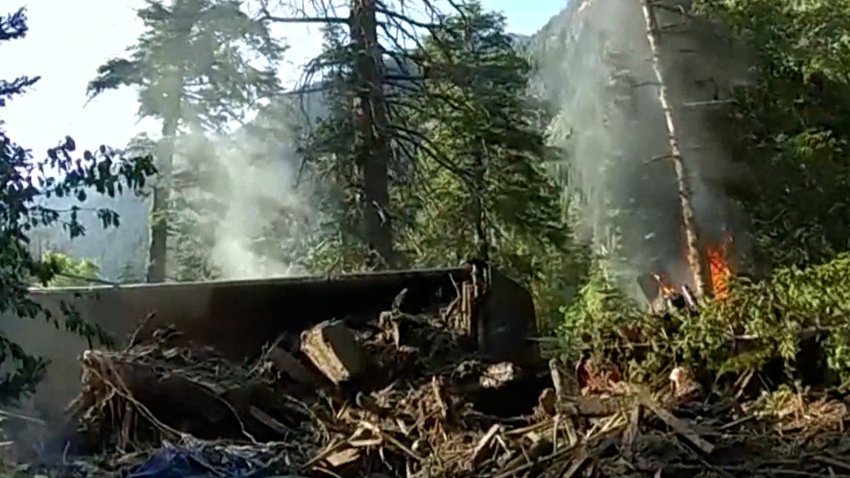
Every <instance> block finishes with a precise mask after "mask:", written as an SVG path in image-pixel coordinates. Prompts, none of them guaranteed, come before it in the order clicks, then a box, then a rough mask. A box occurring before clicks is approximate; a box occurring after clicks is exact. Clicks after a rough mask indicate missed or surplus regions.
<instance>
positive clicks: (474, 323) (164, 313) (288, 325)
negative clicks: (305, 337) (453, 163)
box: [0, 262, 539, 420]
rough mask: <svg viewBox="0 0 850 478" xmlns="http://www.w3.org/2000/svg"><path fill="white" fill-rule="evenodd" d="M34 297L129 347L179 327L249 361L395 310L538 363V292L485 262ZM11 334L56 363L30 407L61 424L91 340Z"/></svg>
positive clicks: (502, 356) (196, 340)
mask: <svg viewBox="0 0 850 478" xmlns="http://www.w3.org/2000/svg"><path fill="white" fill-rule="evenodd" d="M32 297H33V298H34V299H35V300H36V301H37V302H38V303H40V304H41V305H43V306H44V307H46V308H47V309H48V310H49V311H51V312H52V313H53V314H58V315H59V316H61V315H62V314H63V313H64V312H63V311H64V310H66V306H71V307H72V308H73V310H74V311H75V313H79V314H80V315H81V316H82V317H84V318H86V319H87V320H90V321H92V322H94V323H96V324H97V325H99V326H101V327H102V328H103V329H104V330H105V331H106V332H107V334H109V335H110V336H112V337H114V338H116V340H117V341H118V343H119V344H121V343H123V342H125V341H126V340H127V339H128V338H129V337H130V336H131V335H132V336H133V337H134V338H135V340H137V341H144V340H146V339H147V338H150V337H151V336H152V334H153V333H154V332H155V331H156V330H158V329H161V328H163V327H166V326H173V328H175V329H176V330H177V331H178V332H180V339H179V340H182V341H185V342H186V343H189V342H191V343H192V344H195V345H209V346H212V347H214V348H216V349H217V350H218V351H219V352H220V353H222V354H223V355H225V356H226V357H227V358H229V359H232V360H236V361H242V360H247V359H250V358H252V357H254V356H256V354H258V353H259V352H260V350H261V348H262V347H263V345H265V344H267V343H269V342H272V341H274V340H275V339H276V338H278V337H279V336H280V335H281V334H283V333H285V332H299V331H301V330H304V329H306V328H308V327H310V326H312V325H315V324H317V323H320V322H323V321H326V320H332V319H339V320H343V321H346V322H349V323H352V324H354V325H362V324H363V323H365V322H368V321H372V320H375V319H376V318H377V317H378V315H379V313H380V312H382V311H385V310H391V309H400V310H402V311H404V312H408V313H423V312H427V313H439V314H442V315H443V316H444V317H445V319H446V324H447V326H448V327H451V328H454V329H456V330H458V331H460V332H461V333H462V334H463V335H465V336H466V337H468V340H469V341H470V343H471V344H477V347H478V350H479V352H480V353H481V355H482V356H484V357H487V358H489V359H491V360H493V361H499V362H501V361H507V362H514V363H518V364H522V363H528V362H529V361H535V360H536V359H537V357H538V353H539V352H538V348H537V345H536V342H534V341H533V340H529V339H531V338H533V337H534V336H535V334H536V318H535V310H534V303H533V300H532V297H531V294H530V293H529V292H528V291H527V290H526V289H525V288H523V287H521V286H520V285H519V284H517V283H516V282H514V281H513V280H511V279H510V278H508V277H506V276H505V275H504V274H502V273H500V272H499V271H497V270H495V269H493V268H491V267H489V266H488V265H487V264H484V263H480V262H470V263H468V264H466V265H464V266H462V267H457V268H444V269H428V270H408V271H391V272H381V273H377V272H376V273H362V274H348V275H339V276H333V277H299V278H280V279H262V280H240V281H213V282H198V283H166V284H155V285H153V284H151V285H149V284H139V285H126V286H121V287H109V286H99V287H90V288H63V289H34V290H33V291H32ZM0 327H2V331H3V333H4V334H6V336H7V337H8V338H9V339H11V340H13V341H16V342H17V343H19V344H20V345H21V346H23V347H24V349H25V350H27V351H28V352H30V353H32V354H35V355H39V356H43V357H45V358H47V359H48V360H50V364H49V366H48V368H47V373H46V377H45V380H44V381H43V382H42V383H41V384H40V385H39V387H38V389H37V391H36V394H35V396H34V397H33V400H32V403H31V405H30V407H31V410H30V411H31V412H34V413H37V414H38V415H40V416H42V417H44V418H45V419H48V420H50V419H57V420H58V419H60V418H61V415H62V410H63V408H64V407H65V406H66V405H67V403H68V402H69V401H70V400H71V399H72V398H73V397H74V396H75V395H76V394H77V393H78V392H79V387H80V365H79V361H78V357H79V355H80V354H81V353H82V352H83V351H84V350H86V349H87V348H88V347H89V344H87V343H86V342H85V341H84V340H82V339H80V338H79V337H77V336H74V335H73V334H70V333H68V332H66V331H64V330H59V329H57V328H56V327H54V325H53V324H51V323H48V322H45V321H39V320H14V319H13V318H12V317H4V320H3V321H2V325H0Z"/></svg>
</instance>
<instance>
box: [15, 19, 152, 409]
mask: <svg viewBox="0 0 850 478" xmlns="http://www.w3.org/2000/svg"><path fill="white" fill-rule="evenodd" d="M26 33H27V24H26V17H25V15H24V12H23V10H19V11H18V12H17V13H15V14H12V15H10V16H8V17H6V18H2V19H0V41H7V40H16V39H20V38H23V37H24V36H26ZM37 81H38V78H28V77H21V78H17V79H14V80H12V81H0V107H2V106H4V105H5V104H6V102H7V101H10V100H11V99H12V98H13V97H15V96H19V95H21V94H23V93H24V92H25V91H26V90H27V89H28V88H29V87H31V86H32V85H34V84H35V83H36V82H37ZM76 151H77V146H76V143H75V142H74V140H73V139H71V138H70V137H68V138H65V140H64V141H62V142H61V143H60V144H59V145H58V146H56V147H55V148H51V149H50V150H49V151H48V154H47V156H48V157H47V158H46V160H43V161H36V160H33V158H32V157H31V155H30V152H29V150H27V149H25V148H23V147H22V146H19V145H18V144H16V143H15V142H14V141H12V139H11V138H9V137H8V136H7V135H6V132H5V129H4V128H3V124H2V122H0V184H3V187H2V188H0V315H3V316H5V317H8V316H9V315H12V316H17V317H19V318H21V319H24V320H27V319H32V318H36V317H42V318H46V319H47V320H50V321H52V322H53V323H55V324H56V326H57V327H58V326H60V325H62V326H64V327H65V328H67V329H68V330H70V331H72V332H74V333H77V334H80V335H81V336H84V337H86V338H87V339H90V340H92V339H97V338H100V337H102V334H101V332H100V331H99V329H97V328H96V327H95V326H93V325H92V324H89V323H87V322H86V321H84V320H82V318H81V317H79V316H78V315H77V314H74V313H72V312H73V311H72V310H70V309H69V308H67V307H64V310H63V312H64V314H63V315H64V317H62V318H61V319H60V318H58V317H53V316H51V315H50V314H49V312H48V311H46V310H44V309H42V308H41V306H39V304H37V303H36V302H34V301H33V300H32V299H31V298H30V297H29V294H28V289H29V285H30V282H29V280H30V279H31V278H35V280H37V282H38V283H40V284H43V285H44V284H49V283H50V282H51V281H52V280H53V279H54V277H55V275H56V272H57V271H58V270H59V269H58V268H57V264H56V263H55V262H54V261H47V262H42V261H40V260H38V259H37V258H34V257H33V256H32V254H31V251H30V239H29V237H28V233H30V232H31V231H33V230H35V229H36V228H39V227H43V226H50V225H56V224H61V225H62V226H63V227H64V228H65V230H66V231H68V233H69V234H70V235H71V237H77V236H80V235H82V234H84V233H85V229H84V228H83V227H82V225H81V224H80V222H79V221H78V216H79V214H80V212H82V211H83V209H82V208H81V207H80V206H79V205H78V204H74V205H73V206H72V207H71V208H70V209H69V210H67V211H60V210H55V209H51V208H49V207H46V206H45V205H44V199H46V198H50V197H53V196H56V197H73V198H76V199H77V200H78V201H79V202H83V201H85V199H86V196H87V194H88V192H90V191H91V190H95V191H96V192H97V193H99V194H107V195H109V196H114V195H115V194H116V193H117V194H120V193H122V192H123V191H124V190H125V189H128V190H138V189H140V188H142V187H144V184H145V179H146V177H148V176H149V175H151V174H153V173H154V169H153V165H152V163H151V161H150V158H139V159H125V158H124V157H123V155H122V154H121V152H120V151H114V150H112V149H110V148H107V147H105V146H101V147H100V148H99V150H98V151H97V152H90V151H83V152H82V154H81V155H80V156H79V157H78V156H76V155H75V153H76ZM97 214H98V216H99V218H100V219H101V222H102V223H103V225H104V226H105V227H111V226H117V225H118V219H119V218H118V215H117V214H115V213H114V212H113V211H109V210H102V211H98V212H97ZM0 364H2V365H3V366H4V367H7V368H6V370H7V372H6V373H5V374H4V376H3V378H2V379H0V400H14V399H16V398H19V397H20V396H21V395H25V394H27V393H30V392H32V390H33V387H34V386H35V384H36V383H37V381H38V380H39V378H40V377H41V376H42V374H43V372H44V366H45V362H44V360H43V359H41V358H38V357H34V356H32V355H29V354H28V353H26V351H24V350H23V349H22V348H21V347H20V346H19V345H18V344H16V343H14V342H12V341H11V340H9V339H8V338H7V337H6V336H5V335H3V334H0Z"/></svg>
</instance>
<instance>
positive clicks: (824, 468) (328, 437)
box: [63, 312, 850, 478]
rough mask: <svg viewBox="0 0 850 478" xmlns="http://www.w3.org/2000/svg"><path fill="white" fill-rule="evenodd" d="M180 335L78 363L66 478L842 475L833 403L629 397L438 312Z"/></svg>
mask: <svg viewBox="0 0 850 478" xmlns="http://www.w3.org/2000/svg"><path fill="white" fill-rule="evenodd" d="M176 335H177V333H176V332H175V331H173V330H161V331H159V332H158V333H157V334H155V340H154V342H153V343H150V344H147V345H136V346H133V347H130V348H128V349H126V350H123V351H120V352H114V351H97V350H95V351H89V352H86V353H85V354H84V356H83V358H82V361H83V368H84V373H83V391H82V393H81V395H80V397H79V398H78V399H77V401H76V402H75V404H74V410H75V417H76V419H77V420H78V422H79V426H80V430H81V433H82V435H81V439H82V440H84V441H85V444H86V446H88V447H89V448H90V449H92V450H97V451H98V452H97V454H96V455H95V458H92V457H87V458H79V459H76V460H73V459H70V458H66V459H65V460H63V462H64V465H63V466H64V468H65V471H66V473H68V474H72V475H88V476H95V475H97V476H128V475H129V476H134V475H133V474H132V473H133V471H134V470H139V469H140V468H144V467H148V468H147V469H148V470H150V466H151V465H150V459H151V456H153V455H157V453H159V455H158V456H159V460H160V464H162V459H161V458H162V455H161V452H162V450H163V449H166V450H167V451H168V453H169V454H168V456H169V457H170V458H169V459H170V460H172V461H173V460H176V458H175V457H176V456H177V455H178V454H179V453H178V451H179V450H191V451H190V452H187V453H189V454H190V455H191V456H192V457H193V458H192V459H191V460H188V461H187V460H186V459H184V460H183V462H181V463H184V465H185V463H188V462H192V463H195V465H198V464H203V468H204V469H205V470H208V472H209V473H210V474H208V475H204V476H228V477H230V476H232V477H236V476H240V477H247V476H271V475H275V476H284V475H285V476H287V477H313V476H316V477H318V476H323V477H324V476H331V477H334V476H363V477H375V478H377V477H396V476H410V477H413V476H416V477H429V476H430V477H449V476H451V477H464V476H468V477H493V478H496V477H498V478H507V477H573V476H654V477H658V476H687V477H692V476H748V477H751V476H778V475H789V476H834V475H836V476H837V475H848V474H850V461H848V460H846V456H847V453H848V451H850V439H847V438H845V437H844V434H843V433H842V432H843V424H844V421H845V420H846V419H847V416H848V414H847V406H846V405H845V404H844V402H843V401H842V399H841V397H840V396H826V395H824V396H821V397H812V396H809V397H804V396H801V395H797V394H790V393H789V394H786V395H785V396H784V398H782V400H778V399H777V398H776V397H777V396H778V395H776V394H774V395H772V396H771V397H770V398H768V397H767V396H765V397H763V398H762V399H759V400H756V401H754V402H751V403H749V404H743V403H738V402H737V401H736V400H733V399H729V398H722V397H717V396H714V395H713V394H711V393H703V392H702V390H701V388H700V386H699V385H697V384H696V383H695V382H692V381H690V378H689V376H688V372H687V371H686V370H684V369H677V370H676V371H674V373H673V374H672V376H671V378H672V379H673V380H672V381H670V382H668V378H667V377H665V378H664V380H662V382H663V383H661V384H657V385H656V386H654V387H650V386H648V385H647V386H645V387H638V386H636V385H627V384H625V383H622V382H619V381H618V380H617V377H616V374H613V373H602V372H600V371H598V370H594V369H593V366H592V365H591V364H589V363H588V362H584V363H583V365H582V374H578V375H579V376H578V377H577V376H576V374H575V373H573V372H572V371H569V372H567V371H565V369H564V368H563V367H561V366H560V365H559V364H558V363H557V361H555V360H551V361H550V362H548V363H545V362H544V363H542V364H541V365H540V366H539V367H526V368H520V367H517V366H515V365H513V364H509V363H497V364H488V363H485V362H484V361H482V360H480V359H479V358H478V357H477V355H476V352H475V348H474V344H470V343H468V339H466V338H464V337H460V336H456V335H453V334H452V333H451V332H450V331H449V330H448V329H447V328H446V327H444V324H443V323H441V321H440V319H439V318H432V317H418V316H410V315H405V314H403V313H400V312H391V313H385V314H383V315H382V316H381V318H380V320H379V322H378V323H377V324H376V325H375V326H373V327H370V328H368V329H361V330H351V329H349V328H348V327H347V326H345V325H343V324H342V323H323V324H320V325H318V326H316V327H314V328H312V329H310V330H308V331H305V332H303V333H302V334H301V335H300V336H297V337H295V336H288V337H281V339H280V340H278V341H277V342H276V343H274V344H273V345H272V346H271V347H269V348H268V349H267V350H265V351H264V352H263V354H262V358H261V359H260V360H259V361H258V362H256V363H252V364H235V363H231V362H228V361H227V360H224V359H223V358H221V357H219V356H218V355H217V354H216V353H215V351H213V350H210V349H207V348H203V347H185V346H183V347H178V346H172V345H170V344H171V342H172V340H171V339H172V338H174V337H175V336H176ZM588 371H591V372H592V373H589V372H588ZM588 373H589V375H588ZM163 443H167V445H165V446H164V447H163ZM184 458H185V457H184ZM174 466H176V465H174ZM186 466H188V465H186ZM237 468H238V470H237ZM146 473H147V474H140V475H135V476H148V477H155V476H160V475H156V474H155V473H153V472H150V471H148V472H146ZM251 473H257V474H256V475H254V474H251ZM161 476H177V475H161ZM180 476H184V475H180ZM186 476H188V473H187V475H186Z"/></svg>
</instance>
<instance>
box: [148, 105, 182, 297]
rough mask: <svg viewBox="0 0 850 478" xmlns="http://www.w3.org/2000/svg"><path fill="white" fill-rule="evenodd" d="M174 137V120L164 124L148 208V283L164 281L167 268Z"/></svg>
mask: <svg viewBox="0 0 850 478" xmlns="http://www.w3.org/2000/svg"><path fill="white" fill-rule="evenodd" d="M176 136H177V120H176V117H175V118H168V119H166V120H165V121H163V125H162V139H161V140H160V145H159V151H158V154H157V159H158V161H157V163H158V164H157V169H158V170H159V171H158V172H159V174H158V177H157V182H156V186H155V187H154V190H153V207H152V208H151V218H152V221H151V242H150V248H149V249H148V270H147V282H149V283H159V282H165V276H166V266H167V265H168V203H169V200H170V196H171V182H172V181H171V179H172V174H171V173H172V169H173V166H174V140H175V137H176Z"/></svg>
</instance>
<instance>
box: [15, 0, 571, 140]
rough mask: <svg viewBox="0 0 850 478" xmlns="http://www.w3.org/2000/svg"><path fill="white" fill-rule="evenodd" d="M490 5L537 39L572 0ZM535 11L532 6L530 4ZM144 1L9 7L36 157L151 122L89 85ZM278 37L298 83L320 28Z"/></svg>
mask: <svg viewBox="0 0 850 478" xmlns="http://www.w3.org/2000/svg"><path fill="white" fill-rule="evenodd" d="M483 3H484V5H485V7H486V8H489V9H493V10H500V11H502V12H503V13H504V14H505V15H506V16H507V19H508V28H509V30H510V31H511V32H512V33H518V34H531V33H534V32H535V31H536V30H537V29H539V28H540V27H541V26H543V24H544V23H545V22H546V21H547V20H548V19H549V18H550V17H551V16H552V15H554V14H556V13H557V12H558V11H559V10H560V9H561V8H563V7H564V6H565V5H566V3H567V0H533V2H519V1H517V0H484V2H483ZM531 3H533V4H534V7H533V8H531V7H530V4H531ZM143 5H144V1H142V0H76V1H73V2H71V1H55V0H54V1H46V0H40V1H38V0H32V1H23V2H16V3H13V2H9V3H6V4H4V9H3V10H4V11H3V12H0V13H3V14H6V13H10V12H12V11H13V10H14V9H16V8H17V7H19V6H25V7H26V8H27V16H28V18H29V26H30V32H29V34H28V35H27V37H26V38H25V39H23V40H18V41H15V42H10V43H4V44H3V45H2V48H0V64H2V65H3V76H4V77H5V78H7V79H9V78H11V77H13V76H18V75H30V76H36V75H39V76H41V77H42V79H41V81H40V82H39V83H38V84H37V85H36V86H35V87H34V88H33V90H32V91H31V92H30V93H29V94H27V95H25V96H22V97H20V98H16V99H15V100H14V101H13V102H11V104H9V105H8V106H7V107H6V108H5V109H4V112H3V120H4V121H5V122H6V123H7V125H6V128H7V131H8V132H9V134H10V136H11V137H12V138H14V139H15V140H16V141H17V142H18V143H20V144H21V145H23V146H25V147H28V148H31V149H32V150H33V153H34V155H35V156H42V155H43V152H44V151H45V150H46V149H47V148H49V147H51V146H54V145H55V144H56V143H57V142H58V141H59V140H60V139H61V138H63V137H64V136H65V135H71V136H73V137H74V138H75V139H76V140H77V143H78V144H80V145H81V146H82V147H85V148H93V147H96V146H97V145H99V144H108V145H111V146H116V147H121V146H123V145H124V144H126V142H127V140H128V139H130V138H131V137H132V136H134V135H135V134H137V133H139V132H141V131H152V130H155V128H152V124H151V123H147V122H142V123H139V122H138V119H137V116H136V110H137V103H136V93H135V92H134V91H133V90H132V89H129V88H128V89H121V90H118V91H111V92H109V93H108V94H104V95H102V96H101V97H99V98H96V99H94V100H93V101H91V102H89V103H88V104H86V94H85V91H86V84H87V83H88V82H89V80H91V79H92V78H93V77H94V75H95V70H96V69H97V67H98V66H99V65H101V64H102V63H103V62H104V61H106V60H107V59H109V58H111V57H114V56H118V55H121V54H123V53H124V51H125V50H126V48H127V47H128V46H130V45H131V44H133V42H134V41H135V39H136V37H137V36H138V35H139V33H140V32H141V30H142V24H141V21H140V20H139V19H138V18H136V15H135V11H136V10H137V9H138V8H140V7H142V6H143ZM277 32H279V33H280V34H281V36H282V37H283V38H285V39H286V43H287V44H288V45H289V50H288V52H287V54H286V64H285V65H284V66H283V67H282V68H281V69H280V74H281V79H282V81H283V82H284V84H285V85H287V86H291V85H294V84H295V82H296V81H297V80H298V78H299V74H300V66H301V65H302V64H303V63H304V62H305V60H306V59H308V58H311V57H313V56H315V54H316V53H317V52H318V50H319V48H320V46H321V35H320V33H319V28H318V26H306V25H286V26H281V27H279V28H278V30H277Z"/></svg>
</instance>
